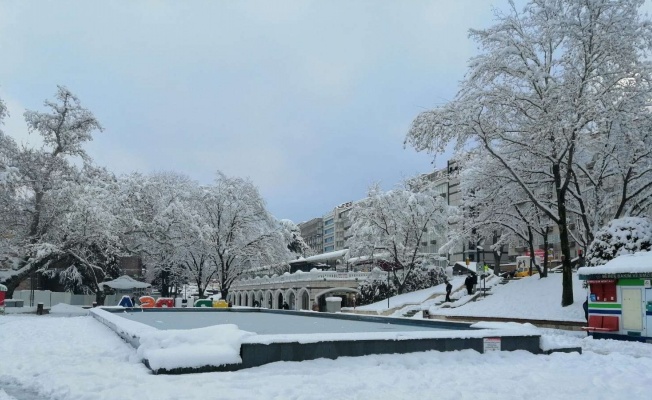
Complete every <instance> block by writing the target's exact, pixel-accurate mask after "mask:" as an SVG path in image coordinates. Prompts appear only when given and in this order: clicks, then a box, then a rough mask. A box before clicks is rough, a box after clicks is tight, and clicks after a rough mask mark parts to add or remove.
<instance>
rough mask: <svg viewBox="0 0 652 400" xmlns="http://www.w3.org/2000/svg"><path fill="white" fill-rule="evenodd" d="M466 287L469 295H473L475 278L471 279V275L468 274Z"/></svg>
mask: <svg viewBox="0 0 652 400" xmlns="http://www.w3.org/2000/svg"><path fill="white" fill-rule="evenodd" d="M464 286H466V293H467V294H473V278H472V277H471V274H468V275H467V276H466V279H464Z"/></svg>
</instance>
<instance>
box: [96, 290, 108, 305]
mask: <svg viewBox="0 0 652 400" xmlns="http://www.w3.org/2000/svg"><path fill="white" fill-rule="evenodd" d="M105 300H106V292H105V291H104V290H98V291H97V292H95V301H96V302H97V305H98V306H103V305H104V301H105Z"/></svg>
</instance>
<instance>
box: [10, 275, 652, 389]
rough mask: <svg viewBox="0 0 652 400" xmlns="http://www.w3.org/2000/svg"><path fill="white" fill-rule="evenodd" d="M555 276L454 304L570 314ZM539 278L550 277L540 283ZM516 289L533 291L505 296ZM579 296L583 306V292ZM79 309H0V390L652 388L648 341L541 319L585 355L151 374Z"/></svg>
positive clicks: (391, 359)
mask: <svg viewBox="0 0 652 400" xmlns="http://www.w3.org/2000/svg"><path fill="white" fill-rule="evenodd" d="M551 278H552V279H550V278H549V279H550V282H553V280H555V279H560V278H556V277H555V276H551ZM550 282H548V281H546V280H545V279H544V280H539V279H538V278H536V277H534V278H527V279H523V280H520V281H516V282H510V283H509V284H507V285H499V286H498V287H496V288H495V289H492V291H495V293H494V294H492V295H490V296H488V297H487V298H486V299H483V300H481V301H476V302H469V303H466V304H465V305H463V306H460V307H456V308H450V309H448V310H447V311H450V312H453V310H454V311H456V312H458V313H465V312H467V311H465V310H467V308H469V307H472V306H474V307H481V304H482V303H484V304H485V305H484V306H482V307H484V309H482V310H480V309H476V310H474V311H473V312H474V313H475V312H478V310H480V311H482V312H484V313H485V314H484V315H491V314H487V313H489V312H490V311H491V310H493V306H492V303H490V302H489V301H490V299H491V298H492V297H493V298H494V299H495V300H491V301H493V302H496V303H494V306H495V305H496V304H503V305H504V304H509V305H512V306H514V307H513V309H514V310H518V309H519V307H516V305H518V304H521V303H524V302H525V301H524V300H523V299H529V298H532V297H534V298H533V299H532V300H534V301H536V302H538V304H539V307H538V308H537V310H538V311H537V312H538V313H540V314H542V315H547V316H553V315H562V314H563V315H562V316H563V317H564V318H565V319H567V320H568V319H571V320H572V319H573V318H575V317H574V316H573V315H574V312H573V311H571V312H568V314H571V315H570V316H569V315H566V313H562V314H559V312H558V311H555V310H556V309H557V308H558V307H559V299H560V295H559V296H558V295H557V293H555V290H553V289H554V288H553V287H552V286H553V284H552V283H550ZM512 285H513V286H512ZM538 285H541V286H542V288H543V286H547V285H550V286H551V287H549V288H547V289H541V292H539V291H536V289H535V287H538ZM559 286H561V284H560V283H559ZM519 288H520V290H519ZM576 291H578V290H576ZM579 291H582V289H581V287H580V288H579ZM550 292H552V293H550ZM501 293H502V295H501ZM516 295H519V296H525V297H519V298H515V299H511V300H508V299H507V297H511V296H516ZM436 296H437V294H436V293H435V297H436ZM462 297H464V296H462ZM499 297H505V299H503V300H502V301H499ZM460 299H461V297H460ZM490 306H491V307H490ZM576 306H577V307H579V309H580V310H581V302H579V305H576ZM576 306H572V307H573V308H576ZM433 307H434V306H433ZM521 309H522V310H524V311H523V312H524V313H525V314H522V315H519V317H522V318H532V314H531V313H532V312H534V311H532V310H533V309H532V308H530V307H523V308H521ZM443 310H444V309H441V310H440V311H443ZM525 310H527V311H525ZM57 311H60V312H57ZM513 313H514V314H513V315H514V316H516V314H517V311H513ZM73 314H74V310H72V309H69V308H67V307H66V308H63V307H62V308H61V309H60V310H57V309H55V313H54V314H53V315H50V316H31V315H29V316H28V315H6V316H2V317H0V400H6V399H12V400H13V399H18V400H22V399H75V400H78V399H79V400H83V399H138V400H141V399H142V400H147V399H157V400H159V399H160V400H163V399H210V398H232V399H333V398H347V399H369V398H374V399H408V398H409V399H430V398H437V399H455V400H460V399H461V400H464V399H523V398H527V399H528V400H534V399H564V398H573V399H614V398H618V399H625V398H626V399H647V398H649V390H650V388H652V373H651V372H650V371H652V345H650V344H643V343H628V342H618V341H612V340H594V339H592V338H588V337H586V336H585V334H584V333H582V332H565V331H558V330H549V329H542V330H540V331H541V333H542V334H543V340H542V343H543V344H550V345H551V346H553V347H554V344H559V343H563V344H564V345H567V346H568V345H571V346H581V347H582V349H583V354H582V355H580V354H577V353H571V354H560V353H556V354H552V355H549V356H543V355H533V354H530V353H527V352H524V351H516V352H492V353H487V354H479V353H477V352H475V351H472V350H465V351H457V352H446V353H439V352H423V353H413V354H406V355H375V356H365V357H355V358H340V359H337V360H326V359H321V360H313V361H304V362H300V363H292V362H278V363H273V364H268V365H264V366H261V367H257V368H251V369H247V370H242V371H238V372H215V373H204V374H191V375H179V376H175V375H152V373H151V372H150V371H149V370H148V369H147V368H146V367H145V366H144V365H143V364H142V363H141V362H140V357H139V356H138V354H137V351H136V350H135V349H133V348H132V347H131V346H130V345H129V344H127V343H125V342H124V341H123V340H122V339H120V338H119V337H118V336H117V335H116V334H115V333H114V332H113V331H111V330H110V329H108V328H107V327H105V326H104V325H102V324H101V323H99V322H98V321H96V320H95V319H93V318H92V317H90V316H85V315H82V316H63V315H73ZM537 315H538V314H537ZM488 327H489V326H488Z"/></svg>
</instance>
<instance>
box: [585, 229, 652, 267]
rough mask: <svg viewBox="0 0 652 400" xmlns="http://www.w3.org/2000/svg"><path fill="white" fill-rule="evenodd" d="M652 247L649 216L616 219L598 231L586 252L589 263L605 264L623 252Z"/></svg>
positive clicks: (590, 264) (592, 264)
mask: <svg viewBox="0 0 652 400" xmlns="http://www.w3.org/2000/svg"><path fill="white" fill-rule="evenodd" d="M651 249H652V221H651V220H650V219H649V218H641V217H624V218H619V219H614V220H613V221H611V222H609V223H608V224H607V225H606V226H605V227H603V228H602V229H600V230H599V231H597V232H596V234H595V239H594V240H593V242H592V243H591V245H590V246H589V249H588V251H587V254H586V258H587V265H589V266H592V267H594V266H597V265H603V264H606V263H607V261H609V260H613V259H614V258H616V257H618V256H621V255H623V254H632V253H636V252H639V251H650V250H651Z"/></svg>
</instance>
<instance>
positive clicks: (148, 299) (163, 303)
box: [138, 296, 174, 308]
mask: <svg viewBox="0 0 652 400" xmlns="http://www.w3.org/2000/svg"><path fill="white" fill-rule="evenodd" d="M138 300H140V306H141V307H142V308H154V307H158V308H172V307H174V299H173V298H171V297H159V298H158V300H154V298H153V297H152V296H142V297H140V298H139V299H138Z"/></svg>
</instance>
